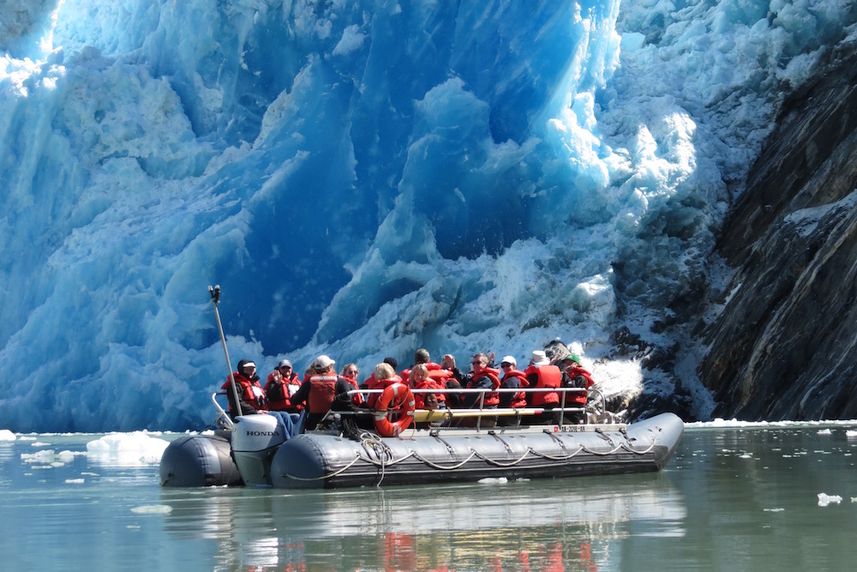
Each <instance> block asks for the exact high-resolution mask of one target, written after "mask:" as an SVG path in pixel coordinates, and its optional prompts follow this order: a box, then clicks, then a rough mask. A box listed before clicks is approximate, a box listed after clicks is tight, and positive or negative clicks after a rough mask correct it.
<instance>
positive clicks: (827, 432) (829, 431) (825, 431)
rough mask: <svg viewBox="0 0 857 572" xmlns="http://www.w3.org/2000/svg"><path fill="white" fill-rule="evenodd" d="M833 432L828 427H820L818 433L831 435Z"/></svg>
mask: <svg viewBox="0 0 857 572" xmlns="http://www.w3.org/2000/svg"><path fill="white" fill-rule="evenodd" d="M832 433H833V432H832V431H831V430H830V429H821V430H820V431H819V432H818V434H819V435H831V434H832Z"/></svg>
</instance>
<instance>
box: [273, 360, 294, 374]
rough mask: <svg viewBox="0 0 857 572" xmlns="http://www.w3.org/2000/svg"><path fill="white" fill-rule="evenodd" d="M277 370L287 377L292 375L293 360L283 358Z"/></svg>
mask: <svg viewBox="0 0 857 572" xmlns="http://www.w3.org/2000/svg"><path fill="white" fill-rule="evenodd" d="M277 371H279V372H280V373H281V374H282V375H283V376H285V377H288V376H290V375H292V362H290V361H289V360H287V359H281V360H280V362H279V363H278V364H277Z"/></svg>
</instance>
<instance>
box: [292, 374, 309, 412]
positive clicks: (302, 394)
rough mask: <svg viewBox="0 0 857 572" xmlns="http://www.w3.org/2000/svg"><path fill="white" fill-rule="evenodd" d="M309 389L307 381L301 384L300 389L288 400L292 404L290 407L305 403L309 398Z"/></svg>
mask: <svg viewBox="0 0 857 572" xmlns="http://www.w3.org/2000/svg"><path fill="white" fill-rule="evenodd" d="M309 388H310V382H309V380H307V381H305V382H303V383H302V384H301V386H300V388H298V390H297V391H296V392H295V394H294V395H292V397H291V399H290V401H291V402H292V406H295V405H298V404H299V403H303V402H304V401H306V399H307V397H309Z"/></svg>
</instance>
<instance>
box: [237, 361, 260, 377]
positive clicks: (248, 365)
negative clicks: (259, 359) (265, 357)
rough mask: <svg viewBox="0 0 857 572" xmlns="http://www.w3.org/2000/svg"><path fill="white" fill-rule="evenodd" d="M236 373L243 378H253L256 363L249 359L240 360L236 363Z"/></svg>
mask: <svg viewBox="0 0 857 572" xmlns="http://www.w3.org/2000/svg"><path fill="white" fill-rule="evenodd" d="M238 373H240V374H241V375H243V376H244V377H253V376H254V375H256V363H255V362H253V361H252V360H249V359H242V360H241V361H239V362H238Z"/></svg>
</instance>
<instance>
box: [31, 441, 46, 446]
mask: <svg viewBox="0 0 857 572" xmlns="http://www.w3.org/2000/svg"><path fill="white" fill-rule="evenodd" d="M48 446H50V443H45V442H44V441H36V442H34V443H30V447H48Z"/></svg>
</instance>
